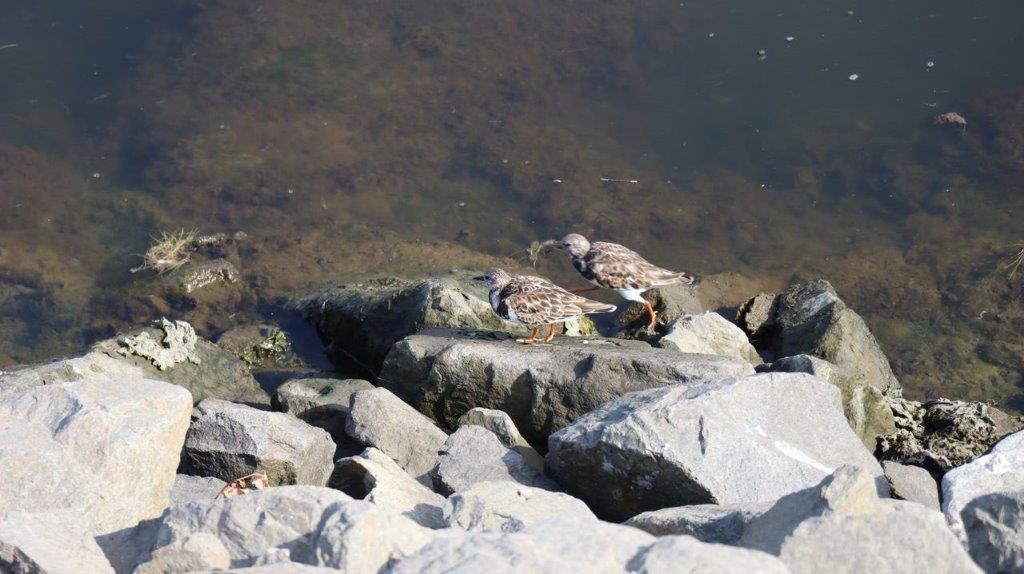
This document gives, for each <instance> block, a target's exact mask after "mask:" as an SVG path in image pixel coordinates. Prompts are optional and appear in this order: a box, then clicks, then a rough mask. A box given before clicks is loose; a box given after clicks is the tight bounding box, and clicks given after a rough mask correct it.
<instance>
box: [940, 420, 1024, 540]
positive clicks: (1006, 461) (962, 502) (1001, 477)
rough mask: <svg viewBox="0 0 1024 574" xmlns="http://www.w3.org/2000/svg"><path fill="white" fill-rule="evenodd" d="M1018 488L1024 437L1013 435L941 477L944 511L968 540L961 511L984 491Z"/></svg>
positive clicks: (1023, 487) (1022, 482) (1023, 471)
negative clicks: (1023, 438)
mask: <svg viewBox="0 0 1024 574" xmlns="http://www.w3.org/2000/svg"><path fill="white" fill-rule="evenodd" d="M1016 434H1017V435H1020V434H1024V432H1021V433H1016ZM1004 442H1005V443H1006V444H1003V443H1004ZM1019 491H1024V441H1021V440H1020V437H1018V436H1016V435H1010V436H1009V437H1007V438H1005V439H1003V441H1001V442H999V443H998V444H996V446H995V447H993V449H992V452H990V453H989V454H986V455H984V456H981V457H979V458H977V459H975V460H974V461H973V462H971V463H969V464H965V465H963V466H961V467H958V468H954V469H953V470H951V471H949V472H947V473H946V474H945V475H944V476H943V477H942V511H943V513H945V515H946V520H947V521H948V522H949V527H950V528H951V529H952V530H953V532H954V533H955V534H956V535H957V536H958V537H959V538H960V540H961V541H963V542H965V543H966V542H967V534H966V532H965V531H964V525H963V517H962V516H961V513H962V512H963V510H964V508H966V507H967V505H968V504H970V503H971V502H972V501H973V500H974V499H976V498H979V497H982V496H985V495H989V494H1000V493H1013V492H1019Z"/></svg>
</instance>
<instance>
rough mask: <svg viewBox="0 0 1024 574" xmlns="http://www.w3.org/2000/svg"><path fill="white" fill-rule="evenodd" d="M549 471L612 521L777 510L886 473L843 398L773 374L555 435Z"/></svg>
mask: <svg viewBox="0 0 1024 574" xmlns="http://www.w3.org/2000/svg"><path fill="white" fill-rule="evenodd" d="M548 447H549V451H548V455H547V459H546V460H547V463H548V470H549V472H550V473H551V475H552V477H554V478H555V480H556V481H558V483H559V484H561V485H562V486H563V487H564V488H565V489H566V491H567V492H568V493H569V494H572V495H574V496H577V497H579V498H581V499H583V500H584V501H585V502H587V504H588V505H589V506H590V507H591V508H592V509H593V510H594V512H595V513H596V514H597V515H598V516H600V517H602V518H604V519H609V520H625V519H627V518H629V517H631V516H635V515H636V514H639V513H640V512H643V511H646V510H657V509H659V508H667V507H672V506H681V505H688V504H707V503H716V504H732V503H750V502H764V501H771V500H776V499H778V498H779V497H781V496H785V495H787V494H790V493H793V492H796V491H799V490H802V489H804V488H808V487H810V486H813V485H815V484H817V483H818V482H820V481H821V479H822V478H824V477H825V476H827V475H828V474H830V473H831V472H832V471H834V470H835V468H837V467H839V466H841V465H843V464H857V465H860V466H862V467H863V468H865V469H867V470H868V471H869V472H870V473H871V474H872V476H874V477H876V479H877V480H878V484H879V488H880V490H883V491H885V492H886V493H887V492H888V485H886V484H885V479H884V478H883V477H882V469H881V467H880V466H879V464H878V462H877V461H876V460H875V459H874V458H873V457H872V456H871V453H869V452H868V451H867V449H865V448H864V445H863V444H862V443H861V442H860V440H859V439H858V438H857V436H856V435H855V434H854V433H853V431H852V430H851V429H850V426H849V425H848V424H847V422H846V418H845V417H844V416H843V412H842V408H841V404H840V394H839V390H838V389H836V387H835V386H833V385H832V384H830V383H827V382H825V381H822V380H820V379H815V378H814V377H811V376H809V375H805V374H789V373H768V374H761V375H753V376H748V377H741V378H730V379H722V380H718V381H713V382H707V383H703V384H700V385H675V386H672V387H665V388H661V389H652V390H647V391H639V392H635V393H630V394H628V395H625V396H623V397H621V398H619V399H617V400H614V401H611V402H609V403H608V404H606V405H604V406H603V407H601V408H599V409H597V410H595V411H593V412H591V413H588V414H587V415H585V416H583V417H582V418H580V419H579V420H577V421H576V422H575V423H573V424H572V425H570V426H568V427H566V428H564V429H562V430H560V431H558V432H556V433H554V434H552V435H551V438H550V440H549V441H548Z"/></svg>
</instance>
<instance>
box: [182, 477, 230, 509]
mask: <svg viewBox="0 0 1024 574" xmlns="http://www.w3.org/2000/svg"><path fill="white" fill-rule="evenodd" d="M226 485H227V482H225V481H223V480H221V479H219V478H217V477H213V476H192V475H189V474H179V475H177V476H176V477H174V485H173V486H172V487H171V499H170V505H171V506H175V505H178V504H185V503H186V502H210V501H211V500H213V499H215V498H217V495H218V494H220V491H221V490H223V488H224V487H225V486H226Z"/></svg>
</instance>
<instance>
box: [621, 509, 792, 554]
mask: <svg viewBox="0 0 1024 574" xmlns="http://www.w3.org/2000/svg"><path fill="white" fill-rule="evenodd" d="M771 507H772V503H771V502H755V503H750V504H694V505H692V506H676V507H674V508H662V509H661V510H650V511H648V512H643V513H641V514H637V515H636V516H634V517H633V518H630V519H629V520H627V521H626V522H625V523H624V524H626V525H628V526H632V527H634V528H639V529H640V530H643V531H644V532H647V533H650V534H653V535H655V536H667V535H672V534H685V535H687V536H693V537H694V538H696V539H697V540H700V541H701V542H714V543H718V544H735V543H736V541H738V540H739V539H740V538H741V537H742V536H743V533H744V532H745V531H746V528H747V525H748V524H750V522H751V521H752V520H754V519H755V518H757V517H758V516H761V515H762V514H764V513H765V512H767V511H768V509H769V508H771Z"/></svg>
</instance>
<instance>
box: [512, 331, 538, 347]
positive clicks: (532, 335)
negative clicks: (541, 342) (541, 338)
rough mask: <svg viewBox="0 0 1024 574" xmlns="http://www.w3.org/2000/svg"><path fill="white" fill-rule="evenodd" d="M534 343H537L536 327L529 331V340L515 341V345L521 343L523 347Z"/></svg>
mask: <svg viewBox="0 0 1024 574" xmlns="http://www.w3.org/2000/svg"><path fill="white" fill-rule="evenodd" d="M536 341H537V327H534V328H533V331H530V337H529V338H527V339H516V343H522V344H524V345H529V344H530V343H534V342H536Z"/></svg>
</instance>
